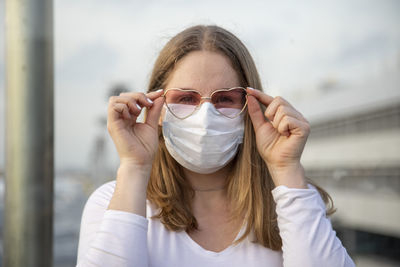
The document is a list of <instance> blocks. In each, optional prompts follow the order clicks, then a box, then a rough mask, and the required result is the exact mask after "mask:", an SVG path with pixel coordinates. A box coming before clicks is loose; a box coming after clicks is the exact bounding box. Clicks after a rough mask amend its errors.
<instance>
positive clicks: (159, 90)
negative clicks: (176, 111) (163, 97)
mask: <svg viewBox="0 0 400 267" xmlns="http://www.w3.org/2000/svg"><path fill="white" fill-rule="evenodd" d="M163 90H164V89H158V90H157V91H156V93H159V92H161V91H163Z"/></svg>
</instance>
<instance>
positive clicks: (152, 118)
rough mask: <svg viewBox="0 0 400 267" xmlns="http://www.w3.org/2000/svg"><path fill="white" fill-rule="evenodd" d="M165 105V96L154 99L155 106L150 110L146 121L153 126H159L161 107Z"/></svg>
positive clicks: (155, 127)
mask: <svg viewBox="0 0 400 267" xmlns="http://www.w3.org/2000/svg"><path fill="white" fill-rule="evenodd" d="M163 105H164V97H158V98H157V99H155V100H154V104H153V106H152V107H151V108H150V109H149V110H148V112H147V116H146V120H145V123H146V124H148V125H150V126H151V127H152V128H154V129H157V128H158V120H159V118H160V114H161V109H162V107H163Z"/></svg>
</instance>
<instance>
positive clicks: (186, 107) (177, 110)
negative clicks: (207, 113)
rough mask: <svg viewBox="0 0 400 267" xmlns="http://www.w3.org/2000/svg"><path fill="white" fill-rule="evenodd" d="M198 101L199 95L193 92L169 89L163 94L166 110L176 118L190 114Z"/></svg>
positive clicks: (199, 99)
mask: <svg viewBox="0 0 400 267" xmlns="http://www.w3.org/2000/svg"><path fill="white" fill-rule="evenodd" d="M200 101H201V95H200V94H198V93H197V92H194V91H189V90H179V89H170V90H168V91H167V93H166V94H165V103H166V104H167V107H168V109H169V110H170V111H171V112H172V113H173V114H174V115H175V116H176V117H178V118H185V117H187V116H189V115H190V114H192V113H193V111H194V110H195V109H196V107H197V105H198V104H199V103H200Z"/></svg>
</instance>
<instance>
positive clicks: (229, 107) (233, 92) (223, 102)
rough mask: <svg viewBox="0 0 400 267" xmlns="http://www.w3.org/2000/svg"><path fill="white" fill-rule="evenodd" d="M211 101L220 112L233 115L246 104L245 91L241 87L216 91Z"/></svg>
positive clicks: (228, 115) (229, 115)
mask: <svg viewBox="0 0 400 267" xmlns="http://www.w3.org/2000/svg"><path fill="white" fill-rule="evenodd" d="M211 101H212V103H213V104H214V106H215V108H216V109H217V110H218V111H219V112H220V113H222V114H223V115H225V116H227V117H235V116H237V115H238V114H239V113H240V112H241V111H242V110H243V108H244V106H245V105H246V102H247V101H246V91H245V90H244V89H243V88H236V89H230V90H226V91H225V90H222V91H216V92H215V93H214V94H213V95H212V98H211Z"/></svg>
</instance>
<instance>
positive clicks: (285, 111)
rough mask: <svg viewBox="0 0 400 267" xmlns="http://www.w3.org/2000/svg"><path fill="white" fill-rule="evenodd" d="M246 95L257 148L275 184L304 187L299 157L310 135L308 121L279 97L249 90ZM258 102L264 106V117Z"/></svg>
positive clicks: (302, 170) (304, 182)
mask: <svg viewBox="0 0 400 267" xmlns="http://www.w3.org/2000/svg"><path fill="white" fill-rule="evenodd" d="M247 93H248V112H249V115H250V118H251V120H252V123H253V127H254V131H255V134H256V142H257V149H258V151H259V153H260V155H261V157H262V158H263V159H264V161H265V162H266V164H267V167H268V170H269V172H270V174H271V176H272V179H273V181H274V183H275V185H276V186H278V185H286V186H288V187H295V188H307V186H306V181H305V177H304V169H303V167H302V165H301V163H300V157H301V154H302V152H303V149H304V146H305V144H306V141H307V137H308V135H309V132H310V125H309V123H308V121H307V120H306V119H305V118H304V117H303V115H301V113H299V112H298V111H297V110H296V109H295V108H293V106H292V105H290V103H289V102H287V101H286V100H285V99H283V98H282V97H275V98H274V97H272V96H269V95H267V94H265V93H263V92H261V91H260V90H256V89H250V88H248V89H247ZM257 100H258V101H257ZM259 102H260V103H261V104H262V105H264V106H266V107H267V108H266V110H265V112H264V114H263V112H262V109H261V107H260V105H259Z"/></svg>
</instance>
